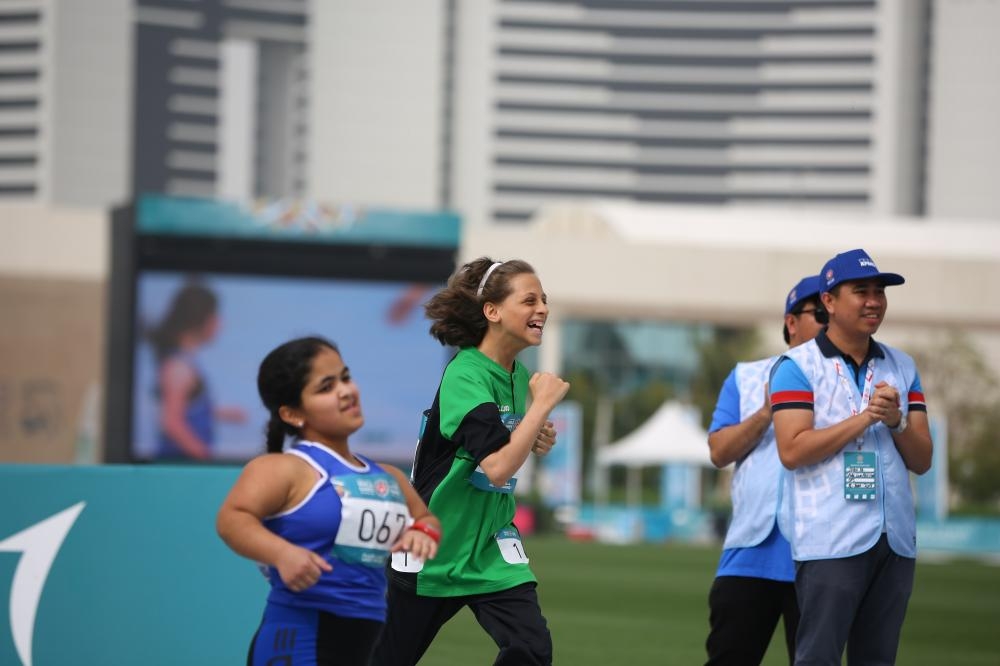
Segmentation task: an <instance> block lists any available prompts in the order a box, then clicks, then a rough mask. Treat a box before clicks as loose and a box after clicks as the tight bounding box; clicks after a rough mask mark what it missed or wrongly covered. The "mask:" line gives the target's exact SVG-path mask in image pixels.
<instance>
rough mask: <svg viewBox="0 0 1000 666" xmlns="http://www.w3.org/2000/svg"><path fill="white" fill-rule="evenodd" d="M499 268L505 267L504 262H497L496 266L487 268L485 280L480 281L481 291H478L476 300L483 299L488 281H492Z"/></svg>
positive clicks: (484, 275)
mask: <svg viewBox="0 0 1000 666" xmlns="http://www.w3.org/2000/svg"><path fill="white" fill-rule="evenodd" d="M497 266H503V262H502V261H498V262H496V263H495V264H493V265H492V266H490V267H489V268H487V269H486V272H485V273H483V279H482V280H480V281H479V289H477V290H476V298H482V297H483V287H485V286H486V281H487V280H489V279H490V276H491V275H493V271H495V270H496V269H497Z"/></svg>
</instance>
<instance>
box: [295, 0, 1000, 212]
mask: <svg viewBox="0 0 1000 666" xmlns="http://www.w3.org/2000/svg"><path fill="white" fill-rule="evenodd" d="M393 5H394V9H393V11H391V12H390V11H389V10H387V9H386V6H385V5H382V8H381V9H380V10H379V11H378V12H375V11H373V10H371V9H369V4H368V3H364V2H359V1H351V0H347V1H345V2H338V3H332V4H326V3H317V4H316V5H315V7H314V8H313V11H314V15H313V17H312V20H313V21H315V22H316V23H317V25H324V26H341V27H340V33H338V36H340V37H343V38H344V39H332V40H329V41H328V42H326V43H325V44H317V45H316V49H315V50H314V52H313V56H312V69H313V76H314V81H313V85H312V88H311V90H312V95H311V99H312V116H311V117H312V122H311V127H310V133H311V136H312V137H313V144H314V145H317V146H329V147H330V148H331V150H330V151H329V153H328V155H327V157H326V158H325V159H322V160H313V161H312V162H311V168H310V176H309V181H310V193H311V194H312V195H313V196H316V197H320V198H324V197H331V198H333V199H359V198H360V199H361V200H364V201H373V200H377V198H379V197H380V196H381V197H382V198H384V199H386V200H388V201H390V202H392V203H398V204H401V205H419V206H426V205H441V206H448V207H453V208H456V209H457V210H459V211H461V212H462V213H463V215H464V216H465V217H466V219H467V220H469V221H470V222H471V223H489V222H505V221H519V220H526V219H528V218H529V217H530V216H531V215H533V214H534V212H535V211H537V210H538V207H539V206H540V205H542V204H545V203H551V202H553V201H556V200H579V199H593V198H599V199H602V200H610V201H622V202H625V201H629V202H655V203H694V204H708V205H736V206H768V207H770V206H779V207H796V208H819V209H825V210H829V209H837V210H842V211H855V212H862V213H878V214H893V215H899V214H903V215H921V214H923V213H924V212H925V211H928V210H930V211H933V210H935V209H937V210H955V211H958V210H961V212H962V214H963V215H971V216H989V215H992V214H994V211H995V208H993V207H991V206H990V205H989V204H988V203H984V202H981V201H980V203H979V204H976V205H969V204H966V205H961V206H958V207H955V208H952V207H949V206H948V205H947V204H945V203H943V200H947V199H948V198H949V197H950V196H952V195H951V193H952V192H954V193H955V196H959V194H958V193H959V192H961V198H962V199H963V200H965V201H970V196H971V201H978V200H981V199H983V198H991V199H993V200H995V197H994V195H993V193H992V191H991V190H992V188H990V187H987V186H985V185H983V184H982V183H981V182H980V180H978V179H976V178H972V179H963V180H962V182H961V183H953V184H951V185H948V186H946V187H944V189H942V185H941V183H940V181H941V180H942V179H944V180H945V181H949V180H956V179H957V178H956V177H955V176H952V175H950V174H954V173H956V172H955V171H954V169H955V167H957V166H958V165H959V164H958V163H960V162H963V161H967V160H968V159H969V155H973V156H976V157H974V159H973V163H974V164H984V165H987V166H988V165H992V164H993V162H991V161H990V160H992V159H994V158H992V157H990V154H989V151H988V150H985V149H984V148H982V147H980V146H982V144H983V141H984V140H985V141H986V144H987V145H992V144H990V142H991V141H995V140H1000V139H993V138H992V137H1000V126H998V125H1000V124H998V123H997V122H995V121H994V120H989V119H987V118H986V115H987V114H992V115H991V117H992V118H996V117H998V115H997V113H993V112H994V111H1000V108H998V103H997V101H996V100H995V99H994V97H995V90H994V92H993V93H991V92H989V90H990V89H991V87H990V86H988V85H984V82H986V81H991V80H997V78H998V77H1000V64H998V63H997V58H996V56H995V55H992V54H995V52H996V47H995V46H990V44H996V43H1000V41H998V38H1000V22H997V21H996V20H995V13H996V12H997V11H1000V10H998V9H997V7H998V2H997V1H996V0H975V1H972V2H966V1H958V0H934V1H933V2H932V1H930V0H927V1H924V0H917V1H914V0H858V1H854V0H850V1H848V0H839V1H837V0H831V1H821V0H781V1H779V0H753V1H747V2H729V1H723V0H703V1H699V2H681V1H667V0H663V1H661V2H615V1H602V0H487V1H484V2H477V3H456V2H447V1H445V0H439V1H438V2H432V3H422V4H421V6H420V7H419V9H418V8H415V7H411V6H410V3H405V2H397V3H393ZM387 15H389V16H390V18H389V19H386V16H387ZM359 17H363V18H362V19H361V20H359ZM970 30H971V31H974V34H975V35H976V36H977V39H978V40H979V42H981V43H983V44H984V46H985V48H984V50H983V51H982V52H983V53H986V54H987V56H986V57H983V56H982V55H973V54H972V52H971V51H969V50H968V49H965V50H964V51H963V50H962V44H963V42H965V41H966V40H965V35H966V34H967V33H968V32H969V31H970ZM322 34H329V33H327V32H326V31H325V30H323V31H322ZM988 36H992V37H988ZM989 39H993V41H992V42H990V43H987V42H988V40H989ZM344 40H349V43H350V58H347V57H344V56H346V55H347V53H346V51H347V49H346V48H343V47H338V45H343V44H344V43H345V42H344ZM338 48H339V50H338ZM333 53H338V54H339V55H340V56H342V57H330V55H331V54H333ZM963 53H964V54H965V55H962V54H963ZM977 53H981V52H977ZM340 63H344V67H341V65H340ZM952 63H955V64H957V63H961V65H960V68H961V70H962V72H961V73H960V74H959V73H956V72H955V71H954V70H952V69H951V67H952ZM953 88H958V89H961V90H962V94H961V95H958V96H957V97H955V98H954V99H952V97H953V96H952V94H951V93H950V92H949V91H951V90H952V89H953ZM992 88H995V86H993V87H992ZM939 93H940V94H943V98H942V97H941V95H940V94H939ZM345 100H349V101H348V102H347V103H346V104H345ZM361 100H366V101H367V103H363V102H362V101H361ZM973 100H975V101H976V102H978V103H981V104H982V105H983V108H984V110H983V111H982V112H979V111H977V112H975V113H974V114H972V113H970V112H969V110H968V109H966V110H965V111H962V110H960V109H957V108H956V107H958V106H960V105H961V106H963V107H964V106H965V105H967V104H968V103H969V102H972V101H973ZM969 120H971V121H972V122H971V124H970V123H969V122H968V121H969ZM953 134H954V135H958V136H960V137H962V138H963V140H962V141H961V142H960V145H962V146H963V149H964V150H966V151H967V152H966V154H965V156H964V157H960V156H959V155H957V154H956V151H954V150H950V151H949V150H948V149H947V146H950V145H953V144H954V138H953V137H952V135H953ZM986 137H991V138H986ZM334 147H337V148H338V149H336V150H334V149H333V148H334ZM994 154H995V151H994ZM994 170H995V169H994ZM987 173H989V172H988V171H987ZM387 176H388V177H387ZM934 179H937V180H936V181H935V180H934ZM970 189H973V190H975V192H976V193H978V194H973V195H970V192H969V190H970ZM938 193H940V194H938Z"/></svg>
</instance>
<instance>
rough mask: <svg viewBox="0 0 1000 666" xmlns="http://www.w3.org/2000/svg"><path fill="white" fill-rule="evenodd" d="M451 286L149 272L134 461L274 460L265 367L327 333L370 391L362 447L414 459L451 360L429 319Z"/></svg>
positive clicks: (141, 319)
mask: <svg viewBox="0 0 1000 666" xmlns="http://www.w3.org/2000/svg"><path fill="white" fill-rule="evenodd" d="M439 286H440V285H429V284H419V283H404V282H383V281H366V280H350V279H329V278H301V277H294V278H293V277H275V276H248V275H225V274H193V273H182V272H176V271H143V272H142V273H141V274H140V275H139V276H138V280H137V285H136V307H135V313H136V322H135V330H136V331H138V332H139V334H138V335H136V336H135V349H134V354H135V358H134V363H133V372H134V376H133V382H132V386H133V391H132V399H133V405H132V414H133V419H132V454H133V458H134V459H136V460H141V461H165V460H184V459H190V460H208V461H243V460H247V459H249V458H251V457H253V456H254V455H257V454H260V453H263V452H264V429H265V425H266V423H267V419H268V414H267V410H266V409H265V408H264V407H263V406H262V405H261V402H260V399H259V397H258V393H257V369H258V367H259V364H260V362H261V360H263V358H264V356H265V355H266V354H267V353H268V352H269V351H270V350H271V349H273V348H274V347H276V346H277V345H279V344H281V343H282V342H285V341H287V340H290V339H292V338H296V337H301V336H307V335H319V336H322V337H325V338H327V339H329V340H331V341H332V342H334V343H336V344H337V346H338V347H339V348H340V351H341V355H342V356H343V358H344V362H345V364H346V365H347V366H348V367H349V368H350V369H351V374H352V375H353V380H354V381H355V382H356V384H357V385H358V387H359V390H360V392H361V407H362V411H363V413H364V416H365V425H364V427H363V428H362V429H361V430H360V431H359V432H358V433H356V434H355V435H354V436H353V437H352V438H351V440H350V443H351V447H352V450H356V451H357V452H360V453H363V454H366V455H368V456H370V457H372V458H374V459H376V460H381V461H395V462H408V461H409V460H411V459H412V455H413V449H414V445H415V443H416V438H417V433H418V429H419V425H420V418H421V414H422V412H423V410H424V409H427V408H428V407H430V404H431V402H432V401H433V398H434V391H435V389H436V387H437V384H438V382H439V380H440V375H441V372H442V370H443V368H444V364H445V362H446V360H447V359H446V351H445V350H444V349H443V348H442V347H441V345H440V344H439V343H438V342H437V340H435V339H434V338H432V337H431V336H430V334H429V333H428V322H427V320H426V318H425V317H424V314H423V303H424V302H426V300H427V298H429V297H430V295H431V293H433V290H434V289H436V288H437V287H439ZM185 308H187V309H188V310H189V312H183V310H184V309H185ZM178 322H183V324H179V323H178ZM185 326H186V327H187V329H188V330H187V331H185V330H183V329H184V327H185ZM180 340H182V341H183V342H179V341H180ZM174 433H181V434H178V435H177V436H174ZM182 434H183V435H184V436H181V435H182Z"/></svg>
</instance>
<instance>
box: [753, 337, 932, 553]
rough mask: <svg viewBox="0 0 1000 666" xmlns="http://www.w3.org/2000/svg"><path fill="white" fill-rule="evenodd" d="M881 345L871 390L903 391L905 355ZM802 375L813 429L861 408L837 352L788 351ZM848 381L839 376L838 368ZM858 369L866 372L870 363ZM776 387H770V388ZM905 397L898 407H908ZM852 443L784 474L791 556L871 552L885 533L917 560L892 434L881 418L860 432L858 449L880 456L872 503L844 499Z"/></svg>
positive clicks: (908, 374)
mask: <svg viewBox="0 0 1000 666" xmlns="http://www.w3.org/2000/svg"><path fill="white" fill-rule="evenodd" d="M876 344H879V347H881V349H882V352H883V353H884V354H885V358H875V359H874V377H873V378H872V384H871V385H872V387H874V386H875V385H876V384H878V383H879V382H882V381H884V382H886V383H888V384H890V385H892V386H894V387H896V389H897V390H899V393H900V395H901V396H906V395H907V394H908V392H909V389H910V387H911V386H913V383H914V380H915V379H916V374H917V369H916V365H915V364H914V362H913V359H912V358H910V357H909V356H908V355H907V354H905V353H903V352H901V351H899V350H896V349H893V348H891V347H888V346H886V345H883V344H880V343H876ZM785 356H786V357H787V358H790V359H791V360H793V361H794V362H795V363H796V365H798V367H799V369H800V370H801V371H802V373H803V374H804V375H805V376H806V379H807V380H808V381H809V383H810V385H811V386H812V392H813V427H814V428H816V429H817V430H818V429H821V428H828V427H830V426H832V425H835V424H837V423H840V422H841V421H843V420H844V419H846V418H848V417H850V416H851V402H850V401H849V400H848V393H847V391H850V392H851V393H850V399H851V400H853V402H854V405H855V406H856V407H857V408H859V409H860V406H861V392H860V390H859V389H858V384H857V382H856V381H855V379H854V373H853V372H852V371H851V369H850V368H849V367H845V365H846V364H845V361H844V359H843V358H842V357H841V356H839V355H838V356H835V357H833V358H827V357H826V356H824V355H823V353H822V352H821V351H820V349H819V346H818V345H817V344H816V341H815V340H813V341H810V342H807V343H805V344H803V345H799V346H798V347H796V348H794V349H791V350H789V351H788V352H786V353H785ZM838 362H839V364H840V367H841V371H840V372H841V374H842V375H844V376H846V377H847V380H848V381H846V382H845V381H842V380H841V377H840V375H838V373H837V369H836V363H838ZM860 372H867V365H865V366H864V367H862V368H861V370H860ZM772 392H773V387H772ZM908 408H909V405H908V402H907V400H906V399H905V398H904V399H903V400H902V404H901V406H900V409H902V410H903V411H904V413H905V412H907V411H908ZM857 450H858V447H857V441H856V440H852V441H851V442H850V443H848V444H847V445H846V446H845V447H844V448H843V449H841V450H840V451H838V452H837V453H835V454H834V455H833V456H831V457H830V458H827V459H826V460H824V461H822V462H819V463H817V464H815V465H807V466H805V467H800V468H798V469H796V470H794V471H792V472H791V473H789V474H787V475H786V483H785V490H784V493H785V495H786V496H787V500H786V501H787V502H788V505H789V506H788V512H787V513H785V514H784V515H783V516H781V517H779V523H780V526H781V528H782V531H783V533H784V534H789V535H791V538H790V539H789V541H791V543H792V559H794V560H796V561H804V560H820V559H832V558H841V557H850V556H852V555H858V554H860V553H863V552H865V551H867V550H869V549H870V548H871V547H872V546H874V545H875V542H876V541H878V538H879V536H880V535H881V534H882V532H886V533H887V536H888V539H889V547H890V548H892V550H893V551H894V552H895V553H896V554H898V555H901V556H903V557H916V555H917V531H916V514H915V511H914V504H913V496H912V494H911V493H910V472H909V470H907V469H906V464H905V463H904V462H903V458H902V456H900V455H899V451H897V450H896V445H895V443H894V442H893V440H892V434H891V433H890V432H889V429H888V428H887V427H886V425H885V424H884V423H876V424H875V425H873V426H870V427H869V428H868V429H866V430H865V432H864V439H863V442H862V449H861V450H862V451H874V452H875V454H876V456H877V460H878V475H877V488H876V496H875V500H874V501H872V500H868V501H864V500H847V499H845V498H844V452H845V451H857Z"/></svg>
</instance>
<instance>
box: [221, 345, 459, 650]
mask: <svg viewBox="0 0 1000 666" xmlns="http://www.w3.org/2000/svg"><path fill="white" fill-rule="evenodd" d="M257 388H258V391H259V392H260V396H261V400H262V401H263V403H264V405H265V406H266V407H267V409H268V410H269V411H270V414H271V416H270V421H269V423H268V430H267V449H268V454H267V455H263V456H260V457H258V458H256V459H254V460H252V461H250V462H249V463H248V464H247V465H246V467H245V468H244V469H243V472H242V473H241V474H240V477H239V478H238V479H237V480H236V483H235V484H234V486H233V488H232V490H230V492H229V495H228V497H226V499H225V501H224V502H223V504H222V507H221V508H220V509H219V514H218V518H217V523H216V525H217V529H218V531H219V535H220V536H221V537H222V539H223V540H224V541H225V542H226V544H228V545H229V547H230V548H232V549H233V550H234V551H236V552H237V553H239V554H240V555H243V556H244V557H247V558H250V559H252V560H255V561H257V562H260V563H262V564H263V565H265V566H266V568H267V572H266V573H267V576H268V579H269V580H270V582H271V592H270V594H269V596H268V599H267V606H266V608H265V609H264V617H263V620H262V622H261V625H260V628H259V629H258V630H257V634H256V635H255V636H254V639H253V642H252V644H251V647H250V654H249V657H248V659H247V663H248V664H251V665H261V666H263V665H265V664H283V665H286V664H287V665H288V666H320V665H324V664H338V665H354V664H357V665H359V666H360V665H364V664H368V661H369V658H370V655H371V651H372V648H373V646H374V644H375V641H376V639H377V638H378V635H379V633H380V632H381V630H382V625H383V623H384V622H385V613H386V602H385V586H386V581H385V572H384V565H385V562H386V559H387V558H388V556H389V554H390V553H391V552H397V551H407V552H408V553H410V554H412V555H414V556H415V557H419V558H422V559H430V558H433V557H434V555H435V554H436V552H437V543H438V541H439V540H440V523H439V522H438V520H437V518H435V517H434V516H433V515H431V514H430V512H429V511H428V510H427V506H426V505H425V504H424V502H423V500H421V499H420V497H419V495H417V493H416V491H415V490H414V489H413V487H412V486H411V485H410V483H409V481H408V480H407V478H406V477H405V476H404V474H403V473H402V472H401V471H400V470H398V469H396V468H395V467H392V466H390V465H379V464H377V463H375V462H373V461H371V460H369V459H367V458H365V457H363V456H360V455H357V454H353V453H351V450H350V447H349V446H348V442H347V439H348V437H349V436H350V435H352V434H353V433H354V432H356V431H357V430H358V429H359V428H360V427H361V426H362V424H363V423H364V417H363V416H362V413H361V402H360V397H359V393H358V388H357V386H356V385H355V384H354V382H353V381H352V380H351V374H350V371H349V370H348V368H347V367H346V366H345V365H344V361H343V359H342V358H341V356H340V352H339V351H338V350H337V347H336V346H335V345H333V344H332V343H331V342H329V341H327V340H324V339H322V338H301V339H298V340H292V341H291V342H287V343H285V344H283V345H281V346H279V347H278V348H276V349H275V350H273V351H272V352H271V353H270V354H268V355H267V357H266V358H265V359H264V361H263V362H262V363H261V366H260V371H259V373H258V376H257ZM288 435H291V436H293V437H295V438H296V440H297V441H296V443H295V445H294V446H292V447H291V448H290V449H288V450H287V451H285V452H282V450H283V444H284V440H285V437H286V436H288Z"/></svg>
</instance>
